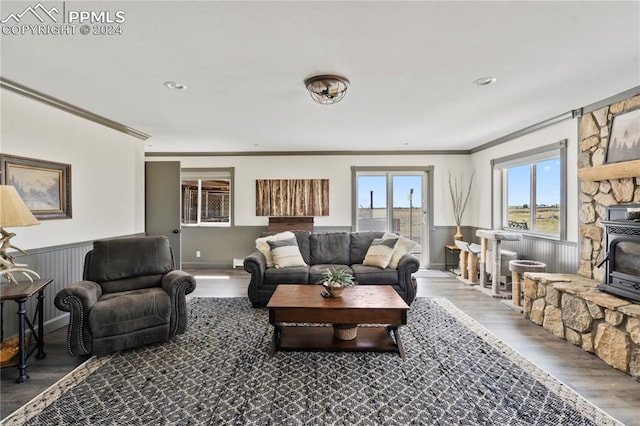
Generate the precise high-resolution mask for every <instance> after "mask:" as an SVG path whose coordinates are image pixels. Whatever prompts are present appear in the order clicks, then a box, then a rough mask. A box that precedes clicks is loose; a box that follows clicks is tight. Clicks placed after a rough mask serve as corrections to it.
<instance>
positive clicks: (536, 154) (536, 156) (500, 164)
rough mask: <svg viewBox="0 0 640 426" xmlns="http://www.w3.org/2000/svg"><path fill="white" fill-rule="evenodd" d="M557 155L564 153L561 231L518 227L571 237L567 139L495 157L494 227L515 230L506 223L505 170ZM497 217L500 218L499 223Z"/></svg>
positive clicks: (534, 232)
mask: <svg viewBox="0 0 640 426" xmlns="http://www.w3.org/2000/svg"><path fill="white" fill-rule="evenodd" d="M555 157H560V221H559V224H560V232H559V233H558V234H555V233H549V232H544V231H537V230H535V229H533V230H518V231H517V232H519V233H522V234H526V235H531V236H536V237H541V238H547V239H553V240H561V241H565V240H566V239H567V139H563V140H561V141H559V142H556V143H552V144H548V145H544V146H540V147H538V148H533V149H530V150H527V151H523V152H519V153H516V154H512V155H508V156H505V157H501V158H496V159H493V160H491V200H492V201H491V225H492V228H493V229H504V230H507V231H513V228H505V227H504V223H505V215H506V211H505V209H506V207H505V204H506V197H507V194H506V182H505V180H504V178H503V170H505V169H507V168H509V167H515V166H522V165H525V164H533V163H536V162H540V161H544V160H549V159H551V158H555ZM535 178H536V176H535V174H533V173H532V182H531V185H532V187H531V188H532V189H531V190H532V191H533V190H535V185H536V182H535ZM496 179H498V183H499V187H498V186H497V185H496ZM496 188H499V189H498V191H499V194H497V196H498V197H499V198H500V211H499V214H498V215H496V212H495V205H496V203H495V201H496V193H495V191H496ZM496 219H497V222H498V223H497V224H496Z"/></svg>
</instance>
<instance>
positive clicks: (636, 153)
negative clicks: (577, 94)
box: [605, 108, 640, 164]
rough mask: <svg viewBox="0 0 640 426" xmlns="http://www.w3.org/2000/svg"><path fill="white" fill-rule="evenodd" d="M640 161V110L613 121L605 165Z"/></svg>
mask: <svg viewBox="0 0 640 426" xmlns="http://www.w3.org/2000/svg"><path fill="white" fill-rule="evenodd" d="M631 160H640V108H637V109H634V110H631V111H627V112H624V113H621V114H617V115H615V116H614V117H613V119H612V120H611V129H610V130H609V140H608V141H607V151H606V157H605V163H607V164H609V163H620V162H623V161H631Z"/></svg>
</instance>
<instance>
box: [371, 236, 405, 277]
mask: <svg viewBox="0 0 640 426" xmlns="http://www.w3.org/2000/svg"><path fill="white" fill-rule="evenodd" d="M397 242H398V238H397V237H396V238H376V239H375V240H373V241H372V242H371V245H370V246H369V250H367V255H366V256H365V257H364V261H363V262H362V264H363V265H366V266H377V267H378V268H381V269H384V268H386V267H387V265H389V262H390V261H391V256H393V250H394V248H395V246H396V244H397Z"/></svg>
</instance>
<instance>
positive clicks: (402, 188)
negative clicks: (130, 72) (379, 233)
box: [358, 175, 422, 208]
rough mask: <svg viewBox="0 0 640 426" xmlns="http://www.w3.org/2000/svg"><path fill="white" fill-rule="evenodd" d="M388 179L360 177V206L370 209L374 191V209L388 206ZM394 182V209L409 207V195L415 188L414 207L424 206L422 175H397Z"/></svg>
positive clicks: (382, 176) (384, 177) (393, 178)
mask: <svg viewBox="0 0 640 426" xmlns="http://www.w3.org/2000/svg"><path fill="white" fill-rule="evenodd" d="M386 182H387V177H386V176H385V175H381V176H380V175H379V176H358V206H359V207H365V208H366V207H369V205H370V204H371V196H370V191H373V207H374V208H379V207H386V206H387V183H386ZM392 182H393V207H409V194H410V191H411V189H412V188H413V207H420V206H422V175H396V176H393V177H392Z"/></svg>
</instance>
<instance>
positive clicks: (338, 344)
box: [267, 284, 409, 359]
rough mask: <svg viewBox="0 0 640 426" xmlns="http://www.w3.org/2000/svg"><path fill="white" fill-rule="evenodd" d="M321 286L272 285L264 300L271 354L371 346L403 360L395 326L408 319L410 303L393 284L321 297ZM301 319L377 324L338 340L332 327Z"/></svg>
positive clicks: (369, 349) (363, 348)
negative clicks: (268, 324) (270, 333)
mask: <svg viewBox="0 0 640 426" xmlns="http://www.w3.org/2000/svg"><path fill="white" fill-rule="evenodd" d="M322 290H323V287H322V286H320V285H313V284H304V285H296V284H281V285H279V286H278V287H277V288H276V291H275V292H274V293H273V296H271V300H269V303H268V304H267V308H269V323H270V324H273V326H274V330H273V341H272V344H271V351H270V353H271V356H273V355H274V354H275V352H276V351H278V350H285V351H298V350H308V351H375V352H396V353H398V354H399V355H400V357H402V358H403V359H404V348H403V347H402V339H401V338H400V330H399V329H398V327H399V326H401V325H405V324H406V323H407V311H408V310H409V306H408V305H407V304H406V303H405V302H404V300H402V298H401V297H400V296H399V295H398V293H397V292H396V291H395V290H394V289H393V287H391V286H388V285H357V286H354V287H349V288H346V289H345V290H344V292H343V293H342V296H341V297H335V298H333V297H331V298H325V297H322V296H321V295H320V293H322ZM283 323H294V324H291V325H286V326H285V325H283ZM295 323H297V324H295ZM301 323H307V324H308V323H312V324H359V325H368V324H375V325H376V326H368V327H358V335H357V337H356V338H355V339H354V340H339V339H337V338H336V337H334V334H333V327H330V326H318V325H302V324H301ZM392 334H393V336H392ZM394 337H395V340H394Z"/></svg>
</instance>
